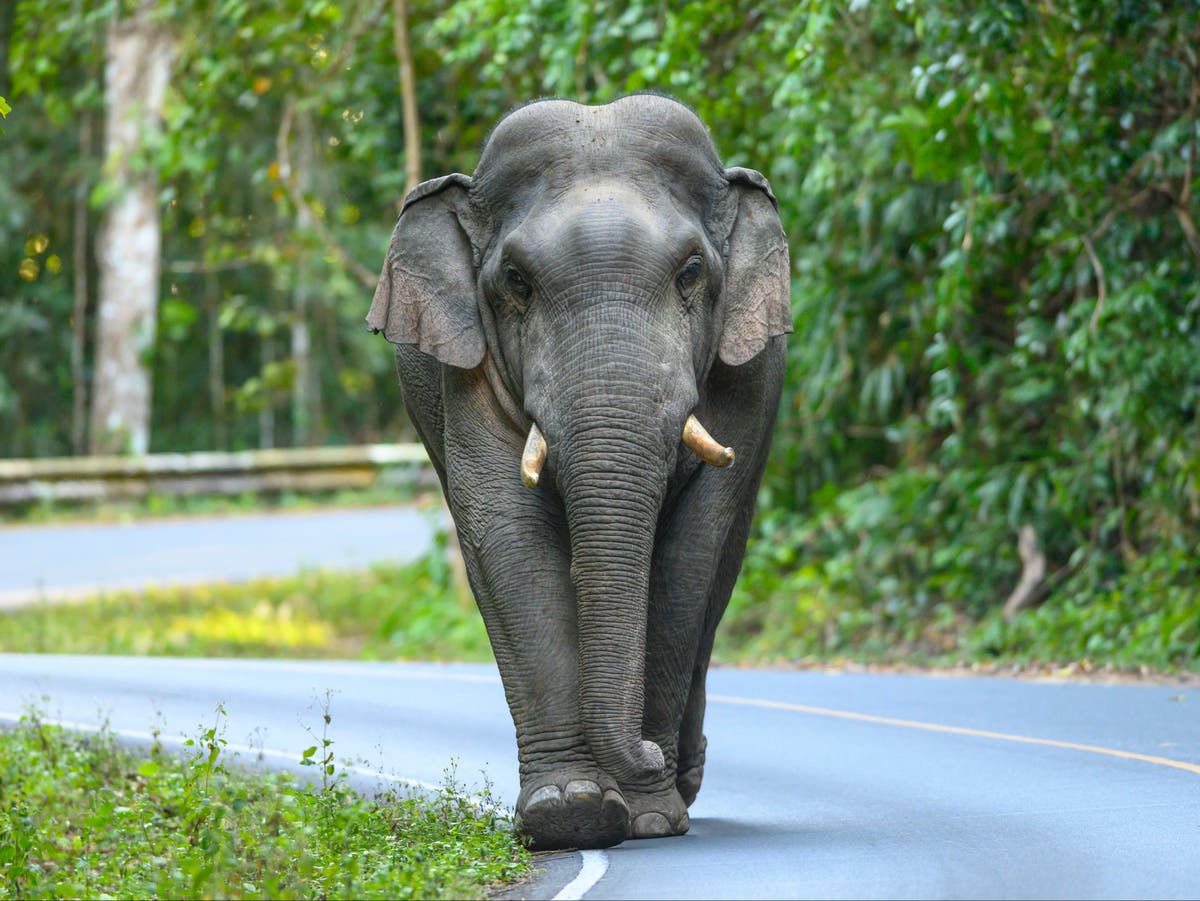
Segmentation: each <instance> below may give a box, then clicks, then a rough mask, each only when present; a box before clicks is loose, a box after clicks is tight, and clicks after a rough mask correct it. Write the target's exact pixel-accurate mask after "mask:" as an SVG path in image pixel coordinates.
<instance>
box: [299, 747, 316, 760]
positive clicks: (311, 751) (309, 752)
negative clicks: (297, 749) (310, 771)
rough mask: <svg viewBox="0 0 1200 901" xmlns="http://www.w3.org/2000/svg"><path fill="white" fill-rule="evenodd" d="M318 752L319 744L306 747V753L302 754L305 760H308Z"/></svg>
mask: <svg viewBox="0 0 1200 901" xmlns="http://www.w3.org/2000/svg"><path fill="white" fill-rule="evenodd" d="M316 753H317V746H316V745H313V746H312V747H311V748H305V749H304V753H303V754H302V755H301V756H302V757H303V758H304V759H305V760H308V758H310V757H312V756H313V755H314V754H316Z"/></svg>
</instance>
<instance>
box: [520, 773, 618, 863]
mask: <svg viewBox="0 0 1200 901" xmlns="http://www.w3.org/2000/svg"><path fill="white" fill-rule="evenodd" d="M516 828H517V831H518V832H519V833H521V834H522V835H524V836H525V840H526V844H527V845H528V847H529V849H530V850H531V851H551V850H557V849H562V848H608V847H611V846H612V845H616V844H619V843H620V842H623V841H624V840H625V839H626V838H627V837H628V835H629V806H628V805H627V804H626V803H625V799H624V798H623V797H622V796H621V793H620V792H619V791H617V789H616V788H615V787H609V788H605V787H602V786H601V785H600V783H599V782H596V781H595V780H593V779H583V778H579V779H563V780H558V781H547V782H542V783H540V784H538V783H536V782H535V783H531V784H530V785H529V786H528V787H527V788H525V789H522V791H521V796H520V798H518V799H517V815H516Z"/></svg>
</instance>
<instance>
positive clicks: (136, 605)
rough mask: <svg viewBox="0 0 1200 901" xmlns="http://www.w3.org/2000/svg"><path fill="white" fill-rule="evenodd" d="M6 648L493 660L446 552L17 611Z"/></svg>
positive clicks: (8, 616)
mask: <svg viewBox="0 0 1200 901" xmlns="http://www.w3.org/2000/svg"><path fill="white" fill-rule="evenodd" d="M443 540H444V539H443ZM0 651H7V652H26V653H29V652H33V653H51V652H53V653H58V654H156V655H175V656H189V657H191V656H217V657H222V656H225V657H302V658H304V657H307V658H312V657H339V658H354V659H365V660H396V659H423V660H491V659H492V656H491V650H490V648H489V645H488V640H487V633H486V631H485V630H484V627H483V621H482V620H481V619H480V617H479V613H478V611H477V610H476V609H475V603H474V601H473V600H471V598H470V596H469V595H464V594H460V592H459V591H458V590H457V589H456V588H455V581H454V576H453V573H452V572H451V570H450V567H449V566H448V564H447V563H446V555H445V553H444V551H442V552H438V553H433V554H429V555H427V556H426V557H424V558H422V559H421V560H419V561H417V562H415V563H412V564H408V565H405V566H376V567H374V568H372V569H370V570H367V571H363V572H353V573H338V572H331V571H323V570H314V571H309V572H304V573H301V574H299V575H296V576H290V577H287V578H278V579H259V580H255V581H251V582H244V583H217V584H211V585H194V586H181V587H171V588H150V589H146V590H140V591H114V592H109V593H105V594H101V595H98V596H97V597H95V598H92V599H89V600H83V601H78V602H70V603H63V604H46V603H42V604H35V605H33V606H29V607H23V608H18V609H14V610H6V611H2V612H0Z"/></svg>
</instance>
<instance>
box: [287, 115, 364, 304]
mask: <svg viewBox="0 0 1200 901" xmlns="http://www.w3.org/2000/svg"><path fill="white" fill-rule="evenodd" d="M295 114H296V98H295V97H293V96H291V95H288V98H287V101H286V102H285V103H284V106H283V116H282V117H281V118H280V120H279V131H278V133H277V134H276V135H275V153H276V156H278V157H279V180H280V181H281V182H282V183H283V187H284V188H285V189H286V190H287V193H288V197H290V198H291V200H292V203H294V204H295V205H296V207H297V208H299V209H303V210H306V211H307V212H308V214H309V224H310V225H311V226H312V229H313V231H314V232H316V233H317V236H318V237H319V238H320V239H321V241H322V242H324V244H325V246H326V247H327V248H328V249H329V251H330V253H332V254H333V255H334V256H335V257H337V259H338V262H340V263H341V264H342V265H343V266H345V267H346V268H347V269H348V270H349V271H350V272H351V274H352V275H354V277H355V278H357V279H358V280H359V281H360V282H361V283H362V284H363V286H364V287H366V288H370V289H371V290H372V291H374V290H375V285H376V284H377V283H378V281H379V279H378V277H377V276H376V275H375V274H374V273H372V272H371V270H369V269H368V268H367V267H366V266H364V265H363V264H362V263H360V262H359V261H358V260H356V259H354V257H352V256H350V253H349V251H347V250H346V248H344V247H343V246H342V245H341V244H340V243H338V240H337V238H336V237H335V236H334V234H333V232H332V231H330V230H329V226H328V225H326V224H325V220H324V219H322V218H321V217H320V216H319V215H317V211H316V210H315V209H313V206H312V204H311V203H309V202H308V198H307V197H305V196H304V192H303V191H301V190H300V185H299V184H298V183H297V182H296V176H295V173H294V172H293V171H292V158H291V152H290V147H289V138H290V136H291V131H292V118H293V117H294V116H295Z"/></svg>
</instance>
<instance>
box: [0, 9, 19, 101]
mask: <svg viewBox="0 0 1200 901" xmlns="http://www.w3.org/2000/svg"><path fill="white" fill-rule="evenodd" d="M16 11H17V2H16V0H0V97H7V96H8V95H9V94H10V93H11V91H12V78H11V77H10V76H9V73H8V58H9V54H10V49H9V44H10V43H11V42H12V39H13V17H14V15H15V14H16Z"/></svg>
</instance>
